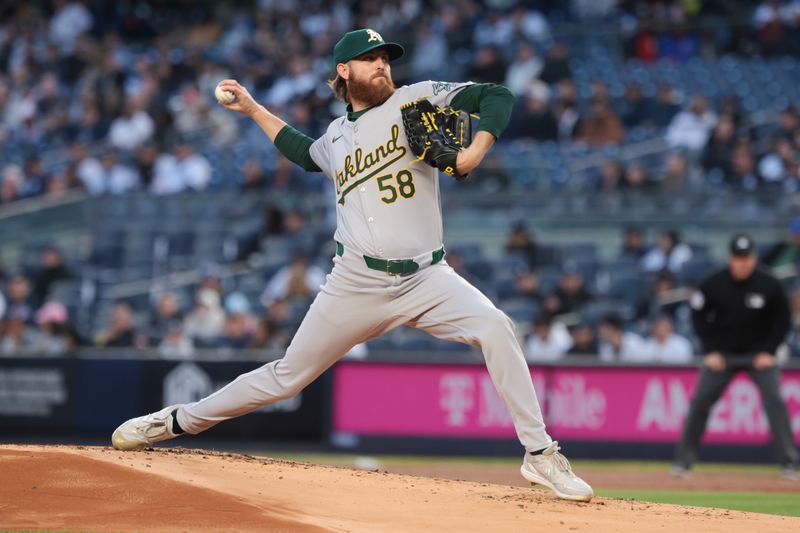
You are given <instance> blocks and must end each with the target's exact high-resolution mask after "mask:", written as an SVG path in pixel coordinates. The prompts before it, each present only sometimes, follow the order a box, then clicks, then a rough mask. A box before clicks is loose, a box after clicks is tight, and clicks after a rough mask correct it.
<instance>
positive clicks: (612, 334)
mask: <svg viewBox="0 0 800 533" xmlns="http://www.w3.org/2000/svg"><path fill="white" fill-rule="evenodd" d="M622 325H623V322H622V317H621V316H619V315H618V314H616V313H609V314H607V315H605V316H604V317H603V318H602V319H601V320H600V325H599V327H598V334H599V337H600V346H599V350H598V353H599V354H600V359H601V360H603V361H607V362H610V361H616V362H622V361H637V360H640V359H641V356H642V353H644V351H645V350H646V344H645V341H644V339H642V338H641V337H640V336H639V335H637V334H635V333H632V332H630V331H625V330H623V328H622Z"/></svg>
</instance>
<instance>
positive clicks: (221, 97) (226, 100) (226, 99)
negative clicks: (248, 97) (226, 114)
mask: <svg viewBox="0 0 800 533" xmlns="http://www.w3.org/2000/svg"><path fill="white" fill-rule="evenodd" d="M214 96H216V97H217V101H218V102H219V103H220V104H230V103H231V102H233V101H234V100H235V99H236V96H234V94H233V93H232V92H230V91H225V90H223V89H222V87H220V86H219V85H217V88H216V89H214Z"/></svg>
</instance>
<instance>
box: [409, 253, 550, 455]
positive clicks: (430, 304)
mask: <svg viewBox="0 0 800 533" xmlns="http://www.w3.org/2000/svg"><path fill="white" fill-rule="evenodd" d="M423 273H424V274H425V278H424V280H423V281H422V282H421V283H420V287H419V288H417V289H416V290H415V291H414V294H415V299H417V300H419V301H417V302H415V303H414V305H415V306H416V308H417V309H419V310H421V311H423V314H422V315H421V316H419V317H418V318H416V319H415V320H414V321H413V322H412V323H410V324H409V325H412V326H414V327H416V328H419V329H422V330H424V331H426V332H428V333H430V334H431V335H434V336H436V337H439V338H442V339H447V340H451V341H458V342H463V343H465V344H469V345H472V346H477V347H480V348H481V350H482V351H483V355H484V358H485V359H486V367H487V368H488V370H489V375H490V376H491V378H492V382H493V383H494V386H495V388H496V389H497V392H498V394H499V395H500V397H501V398H502V399H503V401H505V403H506V406H508V410H509V411H510V413H511V418H512V420H513V421H514V427H515V429H516V431H517V436H518V437H519V440H520V442H521V443H522V445H523V446H524V447H525V449H526V450H528V451H538V450H542V449H544V448H546V447H548V446H549V445H550V444H551V443H552V439H551V438H550V436H549V435H548V434H547V431H546V430H545V424H544V419H543V418H542V411H541V408H540V406H539V400H538V398H537V397H536V391H535V390H534V389H533V382H532V380H531V375H530V370H529V369H528V364H527V363H526V361H525V356H524V355H523V353H522V348H521V347H520V345H519V342H518V341H517V337H516V334H515V331H514V322H513V321H512V320H511V319H510V318H508V316H506V315H505V313H503V312H502V311H500V310H499V309H497V308H496V307H495V306H494V304H493V303H492V302H491V300H489V299H488V298H487V297H486V296H485V295H484V294H482V293H481V292H480V291H479V290H478V289H476V288H475V287H473V286H472V285H470V284H469V283H468V282H467V281H466V280H464V279H463V278H462V277H461V276H459V275H458V274H456V273H455V272H454V271H453V269H452V268H450V267H449V266H447V265H436V266H434V267H430V268H429V269H426V271H425V272H423ZM409 304H410V303H409ZM409 304H406V305H409ZM412 308H413V307H412Z"/></svg>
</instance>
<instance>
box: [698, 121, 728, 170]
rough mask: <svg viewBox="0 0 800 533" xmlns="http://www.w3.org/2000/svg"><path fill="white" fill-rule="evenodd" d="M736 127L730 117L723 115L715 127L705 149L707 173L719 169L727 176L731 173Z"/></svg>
mask: <svg viewBox="0 0 800 533" xmlns="http://www.w3.org/2000/svg"><path fill="white" fill-rule="evenodd" d="M735 134H736V126H735V125H734V123H733V119H731V117H730V116H728V115H722V116H720V117H719V121H717V125H716V126H714V130H713V131H712V133H711V137H710V138H709V140H708V143H707V144H706V147H705V148H704V149H703V157H702V164H703V169H704V170H706V171H710V170H714V169H717V170H719V171H720V172H722V173H723V175H727V174H729V173H730V171H731V157H732V154H733V147H734V144H735V141H736V139H735Z"/></svg>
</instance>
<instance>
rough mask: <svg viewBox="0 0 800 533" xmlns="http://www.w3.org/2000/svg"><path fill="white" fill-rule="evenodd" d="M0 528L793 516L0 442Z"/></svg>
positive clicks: (175, 453)
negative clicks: (580, 499)
mask: <svg viewBox="0 0 800 533" xmlns="http://www.w3.org/2000/svg"><path fill="white" fill-rule="evenodd" d="M0 472H2V474H3V475H2V478H3V482H2V483H0V528H4V529H58V530H81V531H226V530H228V531H234V530H235V531H301V532H302V531H352V532H361V531H371V532H372V531H386V532H396V531H404V532H405V531H409V532H410V531H424V532H425V533H431V532H435V531H493V532H494V531H514V532H517V531H529V530H534V529H536V530H541V531H565V532H566V531H587V532H588V531H590V530H591V531H592V533H599V532H604V531H615V532H616V531H619V532H628V531H629V532H640V531H645V530H646V531H656V530H660V529H661V528H665V529H664V530H665V531H670V530H672V529H676V528H681V529H682V530H684V531H708V532H713V531H719V532H723V531H724V532H725V533H734V532H737V531H748V532H749V531H767V530H768V531H770V532H780V531H787V532H788V531H798V529H800V519H797V518H788V517H779V516H769V515H759V514H751V513H741V512H736V511H727V510H717V509H703V508H694V507H679V506H673V505H659V504H651V503H642V502H634V501H627V500H614V499H605V498H596V499H595V500H593V501H592V502H591V503H589V504H576V503H571V502H564V501H561V500H557V499H555V498H554V497H553V496H552V495H551V494H550V493H549V492H542V491H538V490H534V489H530V488H523V487H509V486H502V485H492V484H488V483H476V482H465V481H449V480H444V479H431V478H425V477H415V476H408V475H398V474H388V473H385V472H367V471H359V470H350V469H345V468H336V467H326V466H316V465H310V464H304V463H294V462H287V461H275V460H270V459H262V458H255V457H250V456H246V455H236V454H227V453H213V452H203V451H195V450H193V451H189V450H181V449H168V448H167V449H165V448H162V449H156V450H149V451H143V452H126V453H122V452H118V451H115V450H112V449H110V448H100V447H66V446H2V447H0Z"/></svg>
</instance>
